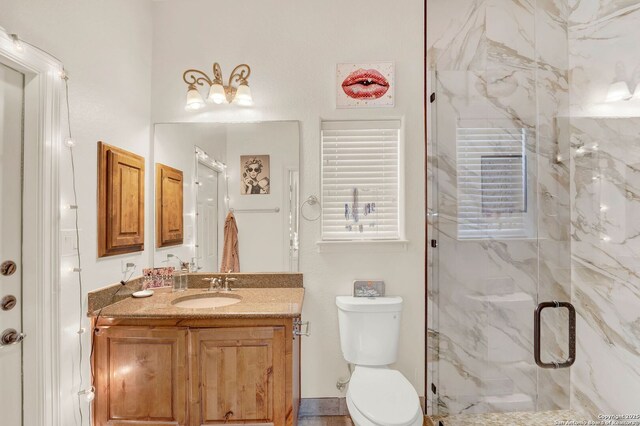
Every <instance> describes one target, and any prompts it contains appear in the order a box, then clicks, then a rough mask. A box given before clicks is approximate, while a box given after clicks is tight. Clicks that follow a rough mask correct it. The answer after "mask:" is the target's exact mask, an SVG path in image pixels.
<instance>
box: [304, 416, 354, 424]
mask: <svg viewBox="0 0 640 426" xmlns="http://www.w3.org/2000/svg"><path fill="white" fill-rule="evenodd" d="M298 426H353V422H352V421H351V419H350V418H349V417H348V416H325V417H301V418H300V419H298Z"/></svg>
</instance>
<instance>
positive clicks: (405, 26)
mask: <svg viewBox="0 0 640 426" xmlns="http://www.w3.org/2000/svg"><path fill="white" fill-rule="evenodd" d="M153 11H154V12H153V23H154V39H153V72H152V82H153V86H152V88H153V90H152V93H153V95H152V100H153V102H152V105H153V106H152V121H153V122H173V121H251V120H299V121H300V123H301V163H300V164H301V180H302V186H301V199H305V198H306V197H307V196H309V195H310V194H315V195H319V191H320V180H319V177H320V164H319V152H320V140H319V138H320V121H321V120H322V119H369V118H396V117H400V118H402V119H403V123H404V135H405V139H404V143H405V158H406V167H405V169H404V171H403V172H404V177H405V179H406V194H407V196H406V200H407V201H406V209H405V218H406V229H407V238H408V239H409V241H410V243H409V245H408V250H407V251H401V252H372V251H371V250H370V249H365V250H363V249H356V248H353V249H345V250H344V251H342V252H338V253H318V248H317V246H316V241H318V240H319V239H320V223H319V222H307V221H302V223H301V254H300V271H301V272H303V273H304V284H305V287H306V289H307V293H306V297H305V307H304V319H305V320H308V321H311V324H312V325H311V329H312V335H311V336H310V337H308V338H305V339H304V340H303V342H304V344H303V348H302V349H303V360H302V394H303V397H306V398H309V397H328V396H339V395H341V393H340V392H339V391H338V390H337V389H336V387H335V383H336V380H337V379H338V377H339V376H344V375H345V374H346V372H347V367H346V363H345V361H344V360H343V358H342V354H341V352H340V344H339V339H338V322H337V312H336V307H335V296H337V295H340V294H349V293H350V292H351V286H352V281H353V280H354V279H356V278H381V279H384V280H385V281H386V283H387V291H388V293H389V294H396V295H400V296H403V297H404V298H405V301H406V303H405V309H404V317H403V331H402V335H401V338H400V342H401V343H400V344H401V347H400V358H399V360H398V363H397V365H396V367H397V368H399V369H400V370H401V371H402V372H403V373H404V374H405V375H406V376H407V377H408V378H409V380H410V381H411V382H412V383H413V384H414V385H415V386H416V388H417V389H418V391H419V392H420V394H422V393H423V387H424V386H423V380H424V379H423V377H424V323H425V316H424V212H425V208H424V184H423V182H424V174H423V173H424V165H423V161H424V128H423V118H422V117H423V116H422V111H423V107H422V96H423V89H422V87H423V86H422V81H423V67H422V53H423V47H422V39H423V26H422V20H423V2H422V1H419V0H412V1H402V2H397V1H390V0H369V1H365V0H355V1H349V2H344V1H339V0H326V1H321V2H320V1H315V2H309V1H297V0H266V1H265V0H263V1H248V2H236V1H231V0H219V1H216V2H211V1H206V0H198V1H193V0H189V1H180V2H178V1H160V2H155V3H154V7H153ZM372 61H394V62H395V65H396V83H397V86H396V107H395V108H389V109H387V108H385V109H360V110H337V109H336V108H335V87H334V85H335V67H336V64H337V63H340V62H372ZM213 62H219V63H220V65H221V66H222V71H223V74H224V76H225V77H227V76H228V75H229V72H230V71H231V70H232V69H233V67H234V66H235V65H237V64H240V63H248V64H249V65H250V66H251V69H252V74H251V78H250V83H251V91H252V94H253V97H254V100H255V106H254V107H252V108H248V109H245V108H238V107H235V106H215V107H213V106H212V107H209V108H207V109H205V110H203V111H200V112H196V113H192V112H186V111H185V110H184V99H185V94H186V86H185V84H184V83H183V82H182V78H181V76H182V72H183V71H184V70H185V69H187V68H200V69H204V70H210V69H211V65H212V63H213Z"/></svg>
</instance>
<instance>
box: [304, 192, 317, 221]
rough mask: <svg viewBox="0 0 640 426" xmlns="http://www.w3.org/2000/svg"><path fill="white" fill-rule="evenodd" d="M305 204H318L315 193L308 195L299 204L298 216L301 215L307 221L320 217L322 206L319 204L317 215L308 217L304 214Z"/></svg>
mask: <svg viewBox="0 0 640 426" xmlns="http://www.w3.org/2000/svg"><path fill="white" fill-rule="evenodd" d="M306 204H308V205H310V206H314V205H316V204H318V205H320V201H319V200H318V197H316V196H315V195H309V197H308V198H307V199H306V200H304V203H302V205H301V206H300V216H302V217H303V218H304V219H305V220H308V221H309V222H313V221H316V220H318V219H320V216H321V215H322V206H320V212H319V213H318V216H316V217H313V218H308V217H307V216H306V215H305V214H304V206H305V205H306Z"/></svg>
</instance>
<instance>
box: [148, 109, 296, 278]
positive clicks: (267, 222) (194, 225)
mask: <svg viewBox="0 0 640 426" xmlns="http://www.w3.org/2000/svg"><path fill="white" fill-rule="evenodd" d="M299 143H300V129H299V125H298V122H297V121H273V122H258V123H160V124H156V125H155V128H154V152H153V159H154V164H155V165H162V167H160V166H154V171H155V172H156V173H160V172H159V171H161V170H164V169H167V168H170V169H169V170H171V172H172V173H173V174H178V173H182V179H183V181H182V182H183V191H182V194H181V198H182V202H181V204H182V214H183V221H182V242H181V243H179V244H174V245H171V246H166V245H165V246H163V244H162V243H161V239H162V238H166V235H167V234H168V233H170V232H171V230H167V229H163V226H164V227H166V226H167V225H165V223H173V222H175V221H173V222H172V221H164V223H163V222H161V220H162V215H161V214H160V213H157V214H156V215H155V216H156V219H155V220H156V223H155V226H154V228H152V229H155V230H156V232H155V233H154V238H155V244H154V250H155V253H154V266H156V267H160V266H177V262H178V261H182V262H188V263H191V265H192V268H193V270H194V271H197V272H226V271H222V270H221V262H222V258H223V250H224V245H225V221H226V219H228V217H229V214H230V213H231V215H232V216H233V218H234V219H235V224H236V227H237V252H238V258H239V269H240V272H296V271H297V270H298V223H299V220H298V208H299V207H298V206H299V203H298V199H299V192H298V191H299V167H300V164H299V161H300V160H299V156H300V150H299ZM153 179H154V180H153V182H155V183H156V185H155V187H154V195H155V196H154V197H153V199H154V200H155V203H156V206H155V211H156V212H162V211H165V210H167V207H166V206H174V208H175V206H179V204H178V203H179V200H177V199H172V197H173V195H172V194H177V193H178V191H167V190H166V189H164V190H163V187H162V186H161V185H160V184H159V182H160V183H161V182H163V179H162V176H154V177H153ZM165 186H166V184H165ZM163 208H164V210H163ZM178 209H179V207H178ZM229 238H231V241H233V238H235V237H234V236H231V235H227V239H228V240H229ZM171 255H172V256H171Z"/></svg>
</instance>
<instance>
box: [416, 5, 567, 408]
mask: <svg viewBox="0 0 640 426" xmlns="http://www.w3.org/2000/svg"><path fill="white" fill-rule="evenodd" d="M568 13H569V10H568V8H567V7H566V2H565V1H562V0H557V1H553V0H546V1H542V0H540V1H533V0H530V1H529V0H429V2H428V4H427V32H428V33H427V44H428V68H429V71H430V74H429V77H428V87H429V88H430V89H431V91H432V92H435V93H436V94H437V102H436V104H435V106H434V108H433V109H432V111H431V112H432V114H431V118H430V123H428V124H431V126H430V128H431V135H430V140H429V142H430V145H429V150H430V151H429V153H430V161H429V164H428V171H427V174H428V178H429V179H430V181H431V182H430V188H431V191H430V194H431V195H430V198H429V200H428V206H429V208H430V209H431V210H432V211H433V212H437V216H436V217H432V218H431V221H430V229H431V230H432V231H433V232H432V234H431V235H433V236H434V238H437V239H438V242H439V247H438V249H437V250H436V251H433V250H432V251H431V256H432V257H431V258H430V259H429V262H430V266H431V268H430V270H431V273H432V275H431V282H430V288H429V298H430V300H429V307H430V308H431V309H430V311H429V318H428V321H429V324H428V331H429V341H428V345H429V354H428V362H429V366H428V372H429V373H430V377H429V381H430V382H433V383H434V384H435V385H436V386H437V394H435V395H434V394H433V393H431V394H430V401H427V406H428V407H429V409H430V410H431V412H436V413H439V414H459V413H480V412H491V411H527V410H551V409H561V408H568V407H569V373H568V371H549V372H547V371H545V372H540V370H539V369H538V368H537V367H536V366H535V364H533V362H532V360H533V354H532V347H533V324H532V315H533V314H532V313H533V310H534V307H535V305H536V304H537V303H538V299H540V301H542V300H556V299H559V300H568V299H569V298H570V294H571V293H570V272H569V271H570V256H569V247H570V225H569V224H570V212H569V205H570V196H569V166H568V164H569V162H568V161H562V160H563V159H562V155H563V154H562V153H564V156H565V158H567V159H568V157H569V140H568V137H569V129H568V126H569V123H568V121H567V120H566V119H562V118H560V117H562V116H566V112H567V109H568V107H569V96H568V94H569V84H568V68H569V64H568V53H567V49H568V43H567V17H568ZM436 73H437V74H436ZM458 127H498V128H509V127H517V128H524V129H526V133H527V140H526V149H527V159H528V182H529V183H530V185H531V186H530V188H529V189H530V197H532V198H533V206H534V208H535V212H534V214H533V219H534V228H535V229H534V233H533V235H535V236H537V237H536V238H522V239H495V238H494V239H483V240H462V239H459V238H458V236H457V229H458V207H457V204H458V184H457V177H458V176H457V175H458V171H457V164H456V129H457V128H458ZM558 156H560V157H561V158H560V160H561V161H558ZM544 322H545V329H544V330H543V336H544V339H545V343H544V345H543V346H544V348H545V349H546V353H545V354H544V356H545V359H554V358H555V359H561V358H562V357H564V356H565V352H566V349H565V348H566V340H567V336H566V326H565V327H562V326H561V324H566V319H565V318H562V317H561V316H557V317H555V318H554V317H551V316H549V317H548V318H545V321H544ZM563 330H564V333H565V334H563ZM538 395H542V397H538Z"/></svg>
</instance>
